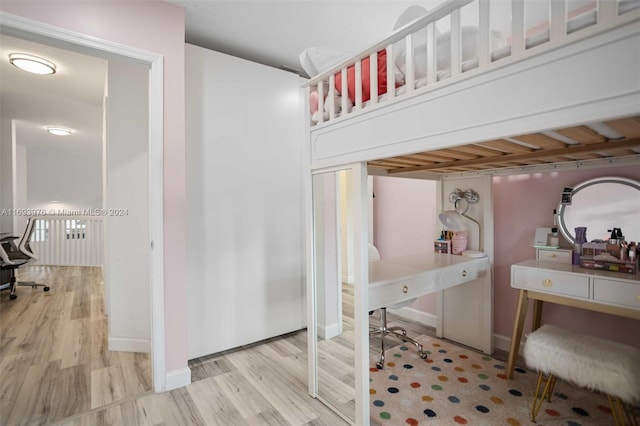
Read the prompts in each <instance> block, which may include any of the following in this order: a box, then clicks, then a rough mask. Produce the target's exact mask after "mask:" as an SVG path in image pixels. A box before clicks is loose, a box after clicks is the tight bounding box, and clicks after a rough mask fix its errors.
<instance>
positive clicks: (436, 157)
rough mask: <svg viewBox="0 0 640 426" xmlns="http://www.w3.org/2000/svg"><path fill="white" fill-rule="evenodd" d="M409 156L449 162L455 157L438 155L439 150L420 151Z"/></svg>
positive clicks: (431, 161)
mask: <svg viewBox="0 0 640 426" xmlns="http://www.w3.org/2000/svg"><path fill="white" fill-rule="evenodd" d="M411 157H413V158H418V159H420V160H421V161H423V162H424V161H427V162H430V163H449V162H451V161H452V160H456V158H455V157H452V156H450V155H449V156H447V155H440V151H429V152H421V153H420V154H412V155H411ZM472 158H477V156H474V157H472Z"/></svg>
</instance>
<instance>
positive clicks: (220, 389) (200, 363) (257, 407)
mask: <svg viewBox="0 0 640 426" xmlns="http://www.w3.org/2000/svg"><path fill="white" fill-rule="evenodd" d="M27 271H28V274H24V275H23V276H22V278H23V279H25V280H26V279H32V280H35V281H37V282H43V283H49V284H50V286H51V291H50V292H49V293H48V294H47V293H43V292H42V290H41V289H38V290H33V289H31V288H28V287H23V288H21V289H20V290H19V293H18V295H19V296H18V299H17V300H13V301H10V300H9V296H8V294H9V293H8V291H3V292H1V293H0V324H2V330H1V333H0V343H1V345H0V375H1V376H0V378H1V380H0V404H1V405H0V425H11V426H13V425H21V424H29V425H36V424H56V425H64V426H94V425H123V426H134V425H154V426H163V425H176V426H189V425H206V426H215V425H224V426H228V425H233V426H242V425H247V426H261V425H296V426H297V425H309V426H311V425H314V426H316V425H317V426H323V425H327V426H340V425H346V424H347V423H346V422H345V421H344V420H342V419H341V418H340V417H339V416H338V415H336V414H335V413H334V412H333V411H331V410H330V409H329V408H327V407H326V406H325V405H324V404H322V403H321V402H320V401H319V400H317V399H314V398H311V397H310V396H309V395H308V392H307V333H306V331H304V330H302V331H298V332H294V333H291V334H288V335H285V336H281V337H278V338H274V339H269V340H267V341H264V342H259V343H256V344H254V345H250V346H248V347H244V348H240V349H237V350H231V351H227V352H224V353H219V354H215V355H211V356H208V357H203V358H199V359H195V360H192V361H191V362H190V363H189V367H190V368H191V374H192V383H191V384H190V385H188V386H185V387H183V388H180V389H176V390H173V391H170V392H165V393H162V394H155V393H153V392H151V391H149V390H150V389H151V385H150V378H149V377H150V366H149V360H148V357H144V356H141V355H140V354H129V353H115V352H113V353H109V352H107V351H106V317H105V315H104V308H103V300H102V296H101V295H102V294H103V292H102V278H101V272H100V269H99V268H66V267H62V268H48V267H31V268H29V269H28V270H27ZM88 283H94V284H96V285H88ZM343 300H344V301H345V311H344V313H345V316H344V320H345V325H344V329H345V331H346V333H345V334H347V333H349V332H350V331H349V330H350V329H352V319H351V318H349V316H352V315H353V313H352V308H350V307H349V301H352V294H351V292H350V289H348V288H347V289H345V292H344V293H343ZM387 319H388V322H389V325H400V326H403V327H405V328H406V329H407V333H408V334H409V335H410V336H418V335H420V334H426V335H433V334H434V330H433V329H432V328H430V327H427V326H425V325H423V324H420V323H416V322H412V321H406V320H403V319H401V318H399V317H397V316H395V315H393V314H392V313H388V316H387ZM371 321H372V323H375V322H376V321H377V316H376V315H373V316H372V317H371ZM348 340H349V339H348V338H344V336H343V338H342V339H341V341H340V342H339V344H340V345H341V346H344V347H345V348H348V347H349V346H351V347H352V345H353V342H349V341H348ZM394 340H395V339H391V338H389V339H387V340H386V341H387V346H388V347H392V346H394V345H396V344H400V342H395V341H394ZM379 344H380V341H379V338H376V337H372V338H371V339H370V350H371V354H372V356H373V357H375V356H377V353H378V350H379ZM332 356H337V354H332ZM336 371H337V372H339V370H336ZM342 373H344V372H342ZM345 376H350V375H349V374H346V375H345ZM337 379H338V380H347V379H348V380H352V379H353V377H352V375H351V376H350V377H348V378H345V377H341V378H337ZM347 394H348V393H345V396H346V395H347ZM345 403H348V404H352V401H347V402H345Z"/></svg>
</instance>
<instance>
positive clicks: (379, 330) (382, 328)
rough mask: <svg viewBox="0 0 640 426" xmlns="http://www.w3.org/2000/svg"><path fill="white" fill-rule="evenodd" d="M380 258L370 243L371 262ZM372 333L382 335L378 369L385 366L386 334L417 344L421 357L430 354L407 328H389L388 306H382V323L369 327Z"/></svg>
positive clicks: (404, 304) (403, 303) (405, 302)
mask: <svg viewBox="0 0 640 426" xmlns="http://www.w3.org/2000/svg"><path fill="white" fill-rule="evenodd" d="M378 260H380V253H379V252H378V249H377V248H376V247H375V246H374V245H373V244H369V262H375V261H378ZM414 300H416V299H415V298H414V299H411V300H407V301H404V302H400V303H396V304H395V305H392V306H389V308H391V309H400V308H402V307H404V306H407V305H408V304H410V303H411V302H413V301H414ZM369 315H373V311H369ZM372 334H379V335H380V341H381V348H380V356H379V357H378V362H376V367H377V368H378V370H382V369H383V368H384V351H385V348H384V337H385V336H389V335H390V336H394V337H397V338H398V339H400V340H402V341H403V342H407V343H411V344H413V345H415V347H416V348H418V355H420V358H422V359H426V358H427V356H428V354H427V352H425V351H424V349H423V348H422V345H421V344H420V343H418V342H416V341H415V340H413V339H412V338H411V337H409V336H407V330H405V329H404V328H402V327H389V328H387V307H384V308H380V325H379V326H378V327H375V326H374V327H369V335H372Z"/></svg>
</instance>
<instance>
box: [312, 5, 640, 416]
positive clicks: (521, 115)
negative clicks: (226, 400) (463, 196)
mask: <svg viewBox="0 0 640 426" xmlns="http://www.w3.org/2000/svg"><path fill="white" fill-rule="evenodd" d="M541 5H542V7H543V9H544V10H542V11H541V12H542V13H541V15H540V14H538V16H536V13H534V12H536V11H534V10H532V9H531V8H537V7H541ZM537 12H540V10H538V11H537ZM539 16H543V17H546V18H544V19H542V20H536V19H537V18H539ZM505 22H506V23H508V24H507V26H505V25H504V23H505ZM638 46H640V1H637V0H599V1H591V0H549V1H544V0H543V1H536V2H528V1H525V0H510V1H504V0H497V1H494V0H449V1H447V2H445V3H443V4H441V5H440V6H438V7H437V8H435V9H433V10H431V11H430V12H428V13H426V14H424V15H423V16H422V17H419V18H417V19H415V20H413V21H411V22H409V23H406V24H405V25H400V26H399V27H397V29H396V30H395V31H393V33H392V34H390V35H389V36H388V37H385V38H384V39H383V40H381V41H379V42H377V43H375V44H373V45H372V46H370V47H369V48H368V49H365V50H363V51H362V52H360V53H358V54H356V55H350V56H349V57H348V58H342V59H340V60H338V61H334V62H336V63H335V66H329V67H326V69H317V70H316V71H319V72H318V73H317V75H312V77H311V78H310V79H309V81H308V82H307V83H306V84H305V87H306V90H307V99H308V101H309V108H308V109H307V114H306V122H307V141H306V142H307V147H308V155H309V161H310V166H309V167H310V172H311V182H310V184H309V188H310V194H311V196H310V197H309V199H310V203H309V205H308V206H307V209H308V210H307V211H308V218H309V220H310V223H311V225H310V226H309V227H308V237H307V240H308V242H309V245H308V247H307V249H308V253H309V255H308V257H309V259H310V262H309V266H308V270H307V275H308V277H311V278H308V279H309V281H308V283H309V284H308V285H309V287H308V294H309V299H308V300H309V304H308V308H309V309H308V312H309V327H308V337H309V354H310V356H309V393H310V394H311V395H313V396H315V397H318V398H320V399H321V400H322V401H323V402H325V403H327V404H328V405H329V406H330V407H332V408H333V409H334V410H335V411H336V412H337V413H339V414H340V415H341V416H342V417H343V418H345V419H346V420H348V421H349V422H352V423H355V424H369V410H368V405H369V404H368V401H369V393H368V391H369V389H368V368H369V365H368V364H369V358H368V355H369V354H368V345H367V344H366V342H368V340H367V339H368V337H367V332H368V331H367V325H368V315H367V310H368V293H369V290H368V289H367V285H366V283H368V274H367V268H366V257H365V255H364V254H363V253H366V250H364V247H365V246H366V241H365V240H366V230H364V229H362V224H361V223H356V224H352V226H353V229H355V231H353V235H354V237H353V238H354V241H355V242H356V244H354V246H355V247H356V248H355V254H354V259H355V268H354V283H355V284H354V293H353V296H352V298H353V301H354V309H353V310H354V312H355V320H354V324H355V330H354V331H352V333H354V335H355V344H354V353H353V354H349V355H348V359H350V360H352V361H354V362H355V367H356V368H355V374H353V373H348V374H347V373H344V374H345V375H347V376H349V377H351V378H352V381H353V379H355V385H354V386H352V385H350V386H347V389H342V388H340V386H339V385H340V384H339V383H336V382H334V381H329V383H328V384H327V383H325V384H323V377H319V372H321V371H322V366H321V365H320V361H322V359H321V358H318V347H319V344H318V343H317V342H318V341H319V340H321V339H318V336H322V334H321V333H320V332H321V331H323V330H321V327H320V325H319V324H318V320H317V316H316V311H317V310H319V309H325V311H326V309H327V306H326V305H325V304H326V301H325V302H318V297H324V295H322V294H320V293H319V291H320V290H319V289H318V286H317V282H318V281H321V280H322V279H323V277H322V274H323V273H325V272H331V271H330V268H331V265H330V267H329V269H327V265H326V264H324V263H323V261H326V259H330V260H331V261H336V259H339V257H337V256H335V253H334V252H332V251H331V250H329V251H327V250H326V247H327V244H329V245H330V244H334V245H337V242H336V241H337V240H336V236H335V235H333V234H332V233H335V232H336V229H337V228H339V225H338V224H337V223H336V222H335V219H336V218H335V212H334V210H333V209H334V208H335V206H334V205H333V204H331V203H332V200H331V197H335V188H336V184H335V183H333V181H331V180H329V181H327V180H324V181H323V179H324V178H325V175H330V174H332V173H333V174H336V173H338V171H341V170H351V171H352V172H353V173H352V178H353V180H354V182H353V187H352V189H353V191H354V194H359V195H355V198H356V199H357V200H356V201H355V202H354V203H353V204H352V206H351V207H352V208H354V207H355V208H354V211H355V213H354V214H355V218H361V219H362V222H363V223H364V222H367V221H366V220H365V217H366V211H367V207H366V206H365V204H366V202H367V201H366V198H367V195H365V194H366V180H365V179H364V177H365V176H366V174H369V175H382V176H397V177H410V178H423V179H431V180H438V181H440V182H441V184H440V185H439V187H438V191H439V194H438V197H439V198H440V200H439V201H438V206H437V208H438V209H440V208H442V207H443V199H444V198H446V194H448V191H450V190H451V189H453V188H456V187H457V184H458V183H459V182H460V181H464V180H467V181H469V179H470V178H473V181H472V182H473V185H474V189H477V190H479V192H480V193H481V194H482V195H481V197H482V199H481V202H480V203H478V204H475V205H474V206H472V208H475V209H476V210H474V211H473V212H472V216H473V217H474V218H475V219H476V220H474V222H476V223H478V228H482V233H483V235H484V238H482V239H481V238H480V235H479V233H480V231H479V229H478V243H479V244H484V247H483V248H482V250H484V252H486V253H487V255H488V257H489V260H491V258H492V252H493V238H492V237H491V236H492V235H493V212H492V203H491V176H493V175H497V174H515V173H532V172H537V171H544V170H570V169H580V168H583V167H591V166H594V167H602V166H608V167H615V166H618V165H629V164H632V165H639V164H640V49H639V48H638ZM334 59H335V57H334ZM327 62H328V61H326V60H325V63H327ZM388 76H393V78H388ZM364 165H366V167H363V166H364ZM317 182H320V183H321V184H320V185H318V187H317V188H316V183H317ZM323 185H324V186H323ZM327 188H329V190H328V193H329V194H330V195H329V203H328V204H326V205H325V207H323V205H324V204H323V203H325V202H326V201H325V200H326V199H327V198H326V192H325V191H327ZM485 194H486V195H485ZM316 201H320V202H319V203H318V206H320V207H319V209H318V210H314V209H315V208H316V204H315V202H316ZM323 209H325V210H323ZM323 221H324V222H323ZM354 222H358V220H355V221H354ZM316 226H318V228H316ZM322 227H324V229H323V228H322ZM346 232H348V231H346ZM314 235H315V236H314ZM323 240H325V241H323ZM327 240H328V242H327ZM323 244H324V245H323ZM323 247H324V249H323ZM323 250H324V251H323ZM318 271H319V272H318ZM316 274H318V275H317V276H316ZM487 281H488V284H486V285H485V284H483V285H482V286H475V287H476V288H475V289H473V291H474V293H458V295H457V297H458V300H461V299H460V295H461V294H463V295H462V300H465V301H474V302H476V303H464V304H462V305H458V308H457V309H456V305H455V303H453V304H452V305H449V306H451V307H452V308H453V311H454V315H455V316H456V317H460V318H462V316H463V315H466V314H467V311H469V313H470V317H469V318H473V315H476V312H472V311H473V310H474V309H475V308H474V306H476V305H483V304H484V305H485V306H488V309H485V310H484V311H479V313H478V315H477V317H478V318H481V321H480V322H479V324H478V326H479V327H480V330H482V331H481V333H482V334H489V335H491V332H492V329H491V326H492V324H491V317H492V314H491V309H492V307H491V306H492V280H491V279H489V280H487ZM468 290H469V288H468V287H467V288H465V289H464V290H462V291H464V292H467V291H468ZM322 291H324V290H322ZM439 297H440V296H439ZM323 300H324V299H323ZM439 300H440V299H439ZM442 300H443V302H442V303H445V304H446V303H448V302H446V300H445V299H442ZM449 300H451V299H449ZM439 303H440V302H439ZM460 306H464V308H462V309H461V308H459V307H460ZM438 309H440V308H438ZM447 310H448V309H447V308H445V309H444V311H445V314H444V315H445V316H446V311H447ZM325 313H326V312H325ZM443 317H444V316H443ZM487 318H488V320H487ZM438 321H440V319H438ZM445 322H446V321H445ZM438 327H439V326H438ZM474 330H475V328H474ZM487 331H488V333H487ZM445 337H446V336H445ZM452 340H456V339H452ZM456 341H459V340H456ZM469 346H473V345H469ZM489 352H490V351H489ZM326 359H333V358H331V357H327V358H326ZM330 368H331V369H336V370H338V368H337V367H336V366H334V365H333V363H332V364H330ZM324 380H326V377H325V378H324ZM321 386H322V387H326V388H328V389H329V392H328V395H335V394H337V395H339V398H338V399H337V400H335V401H331V400H328V396H327V394H323V393H322V392H321V388H320V387H321ZM339 389H341V392H338V390H339ZM354 389H355V396H354V400H350V399H349V398H350V397H351V396H353V395H351V393H350V392H353V391H354ZM347 413H348V414H347Z"/></svg>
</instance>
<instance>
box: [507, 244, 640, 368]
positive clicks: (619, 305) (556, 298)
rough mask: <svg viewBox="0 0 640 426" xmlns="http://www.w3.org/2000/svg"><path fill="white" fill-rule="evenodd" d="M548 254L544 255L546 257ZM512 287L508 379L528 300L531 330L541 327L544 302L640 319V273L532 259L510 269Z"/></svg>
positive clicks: (516, 351)
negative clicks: (515, 294) (513, 303)
mask: <svg viewBox="0 0 640 426" xmlns="http://www.w3.org/2000/svg"><path fill="white" fill-rule="evenodd" d="M551 254H553V253H545V256H551ZM540 258H545V257H544V256H540ZM511 287H513V288H516V289H519V294H518V305H517V311H516V319H515V322H514V325H513V335H512V337H511V350H510V352H509V362H508V366H507V377H508V378H510V379H511V378H513V370H514V368H515V362H516V359H517V357H518V349H519V347H520V340H521V338H522V331H523V327H524V322H525V318H526V315H527V307H528V305H529V300H533V302H534V305H533V309H534V310H533V328H534V329H537V328H538V327H540V323H541V320H542V304H543V302H550V303H556V304H560V305H566V306H573V307H576V308H581V309H588V310H592V311H597V312H603V313H607V314H612V315H619V316H623V317H628V318H633V319H637V320H640V274H624V273H620V272H609V271H599V270H594V269H585V268H580V267H579V266H577V265H572V264H570V263H568V264H567V263H565V262H559V261H546V260H536V259H531V260H525V261H524V262H520V263H517V264H515V265H512V266H511Z"/></svg>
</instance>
